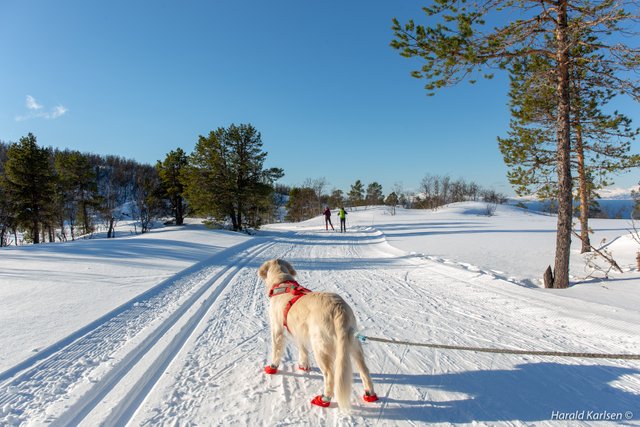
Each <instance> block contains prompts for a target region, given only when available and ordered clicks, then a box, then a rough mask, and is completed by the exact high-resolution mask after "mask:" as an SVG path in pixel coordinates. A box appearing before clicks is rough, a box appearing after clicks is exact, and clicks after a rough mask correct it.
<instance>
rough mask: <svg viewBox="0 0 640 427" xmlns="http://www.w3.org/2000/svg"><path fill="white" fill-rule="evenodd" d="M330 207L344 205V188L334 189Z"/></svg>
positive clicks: (330, 198)
mask: <svg viewBox="0 0 640 427" xmlns="http://www.w3.org/2000/svg"><path fill="white" fill-rule="evenodd" d="M328 203H329V207H331V208H339V207H342V206H343V205H344V193H343V192H342V190H338V189H334V190H333V191H331V195H330V196H329V202H328Z"/></svg>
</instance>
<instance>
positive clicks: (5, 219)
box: [0, 141, 17, 247]
mask: <svg viewBox="0 0 640 427" xmlns="http://www.w3.org/2000/svg"><path fill="white" fill-rule="evenodd" d="M8 150H9V146H8V145H7V144H5V143H3V142H1V141H0V247H2V246H6V245H7V244H8V243H7V241H8V235H9V232H10V231H11V230H12V229H13V228H14V227H15V218H14V214H13V211H12V209H11V203H10V200H9V194H8V192H7V191H6V189H5V185H6V182H5V179H4V166H5V164H6V162H7V152H8ZM16 244H17V242H16Z"/></svg>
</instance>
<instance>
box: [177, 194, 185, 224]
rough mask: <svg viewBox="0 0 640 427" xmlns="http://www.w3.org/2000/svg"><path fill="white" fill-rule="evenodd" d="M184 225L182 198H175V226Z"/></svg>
mask: <svg viewBox="0 0 640 427" xmlns="http://www.w3.org/2000/svg"><path fill="white" fill-rule="evenodd" d="M183 223H184V212H183V206H182V197H181V196H177V197H176V225H182V224H183Z"/></svg>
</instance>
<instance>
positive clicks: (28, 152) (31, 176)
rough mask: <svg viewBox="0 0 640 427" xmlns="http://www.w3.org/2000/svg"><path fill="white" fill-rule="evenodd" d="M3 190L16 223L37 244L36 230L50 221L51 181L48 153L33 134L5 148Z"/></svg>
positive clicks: (52, 196)
mask: <svg viewBox="0 0 640 427" xmlns="http://www.w3.org/2000/svg"><path fill="white" fill-rule="evenodd" d="M4 188H5V191H6V193H7V195H8V198H9V200H10V203H11V206H10V209H11V210H12V211H13V213H14V215H15V219H16V222H17V224H19V225H21V226H23V227H25V228H27V229H28V230H29V231H30V236H31V239H32V240H33V243H36V244H37V243H40V231H41V230H44V226H45V225H47V224H50V220H51V218H52V210H53V201H54V194H55V179H54V173H53V169H52V167H51V163H50V155H49V150H47V149H46V148H40V147H38V145H37V142H36V137H35V136H34V135H33V134H31V133H29V134H28V135H27V136H26V137H22V138H20V141H19V142H18V143H15V144H11V145H10V146H9V150H8V151H7V162H6V163H5V182H4Z"/></svg>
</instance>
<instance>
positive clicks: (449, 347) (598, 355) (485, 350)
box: [356, 334, 640, 360]
mask: <svg viewBox="0 0 640 427" xmlns="http://www.w3.org/2000/svg"><path fill="white" fill-rule="evenodd" d="M356 338H358V339H359V340H360V341H362V342H365V341H377V342H383V343H388V344H401V345H409V346H415V347H428V348H437V349H443V350H461V351H476V352H479V353H499V354H520V355H528V356H558V357H580V358H586V359H623V360H640V354H606V353H570V352H561V351H536V350H511V349H508V348H486V347H464V346H457V345H446V344H431V343H416V342H409V341H396V340H389V339H386V338H378V337H367V336H364V335H360V334H357V335H356Z"/></svg>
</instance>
